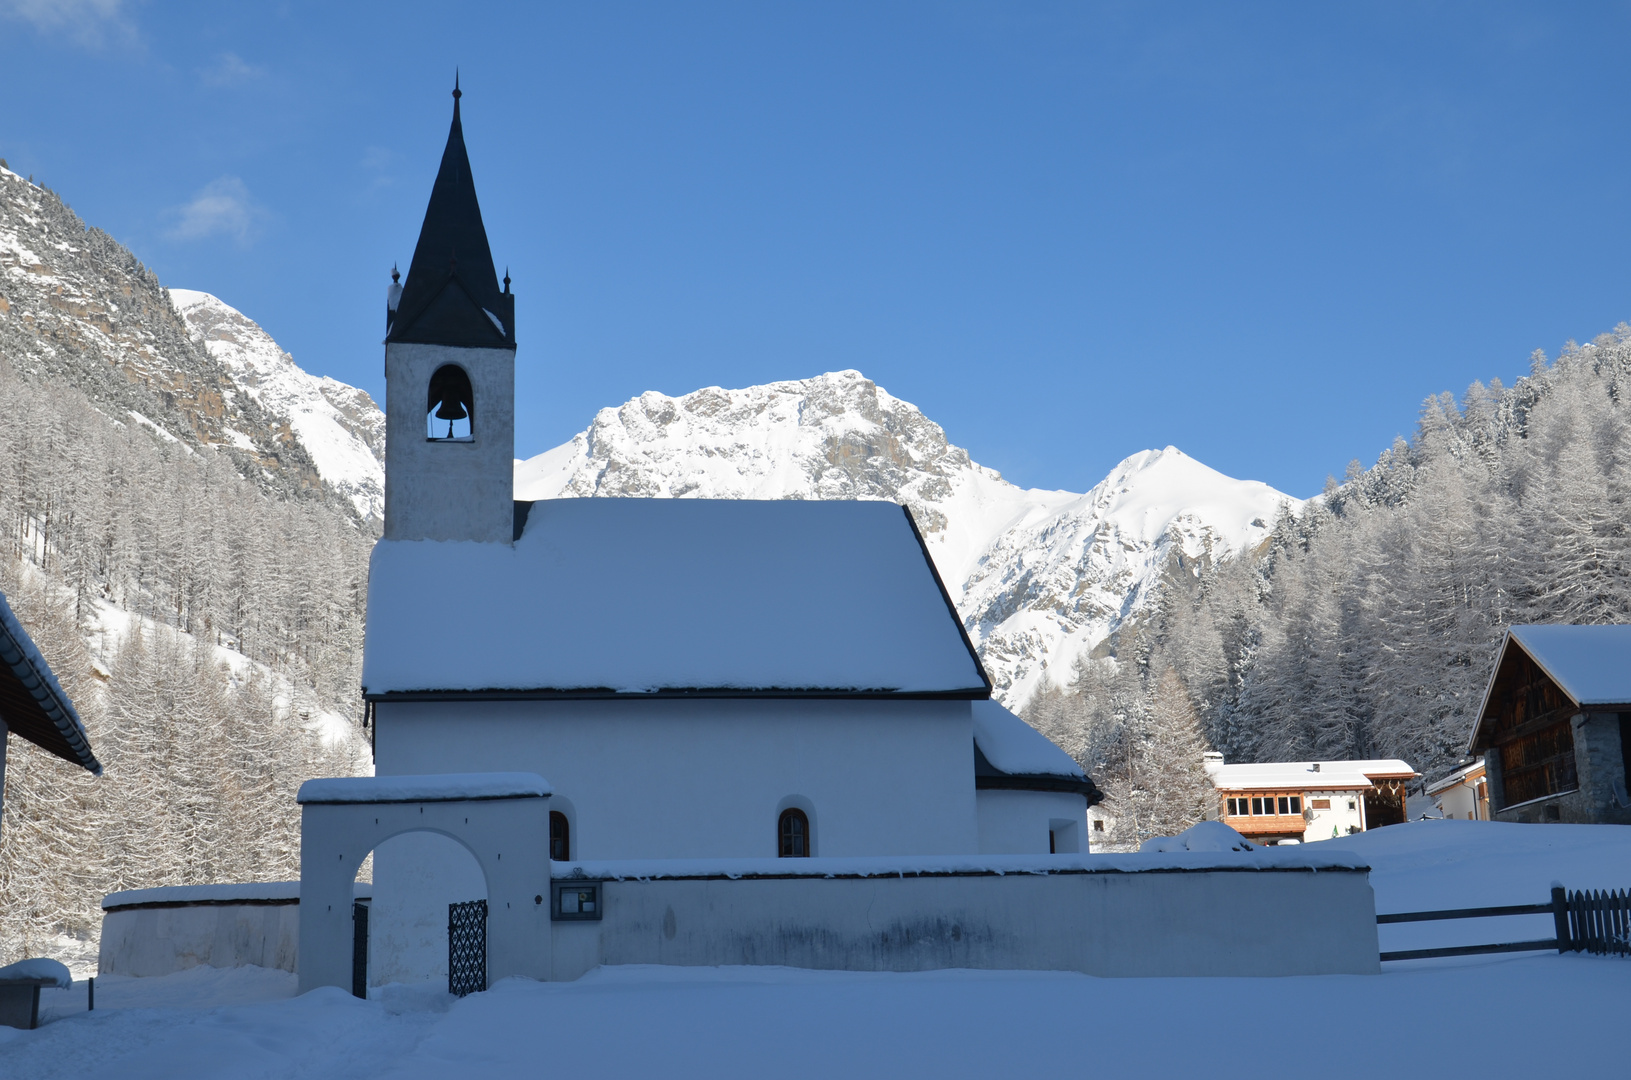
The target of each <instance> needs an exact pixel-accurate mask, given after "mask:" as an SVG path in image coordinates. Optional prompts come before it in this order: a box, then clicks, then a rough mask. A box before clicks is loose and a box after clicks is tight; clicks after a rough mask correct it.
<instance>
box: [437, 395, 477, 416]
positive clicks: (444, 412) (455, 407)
mask: <svg viewBox="0 0 1631 1080" xmlns="http://www.w3.org/2000/svg"><path fill="white" fill-rule="evenodd" d="M468 415H470V414H469V413H467V412H465V409H464V403H463V402H462V401H460V400H459V399H458V398H454V397H445V398H443V399H442V403H441V404H440V405H438V406H436V419H438V420H463V419H464V418H465V417H466V416H468Z"/></svg>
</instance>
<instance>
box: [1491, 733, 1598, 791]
mask: <svg viewBox="0 0 1631 1080" xmlns="http://www.w3.org/2000/svg"><path fill="white" fill-rule="evenodd" d="M1501 775H1502V779H1503V781H1504V783H1505V786H1506V805H1508V806H1516V805H1517V804H1518V803H1525V802H1528V801H1530V800H1531V799H1543V798H1545V797H1546V796H1548V795H1561V794H1563V793H1564V792H1566V791H1574V790H1575V789H1576V788H1578V787H1579V786H1580V782H1579V780H1578V778H1577V777H1576V776H1575V771H1574V731H1573V730H1572V728H1571V726H1570V724H1569V721H1568V720H1567V719H1564V720H1562V721H1561V722H1559V723H1555V724H1548V725H1547V726H1546V727H1543V728H1541V729H1540V730H1539V731H1535V732H1531V733H1529V734H1527V735H1522V736H1519V737H1518V738H1516V739H1513V740H1512V741H1511V742H1509V743H1505V744H1503V745H1502V746H1501Z"/></svg>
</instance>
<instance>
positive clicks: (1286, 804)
mask: <svg viewBox="0 0 1631 1080" xmlns="http://www.w3.org/2000/svg"><path fill="white" fill-rule="evenodd" d="M1280 813H1282V814H1289V813H1291V800H1290V799H1288V798H1287V797H1286V796H1284V795H1282V796H1280Z"/></svg>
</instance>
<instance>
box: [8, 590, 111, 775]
mask: <svg viewBox="0 0 1631 1080" xmlns="http://www.w3.org/2000/svg"><path fill="white" fill-rule="evenodd" d="M0 722H4V723H5V726H6V727H7V728H9V729H10V730H11V731H13V732H15V733H16V734H17V735H19V736H21V737H22V738H24V739H27V740H28V741H29V742H31V743H33V744H34V745H35V746H38V747H40V748H41V749H43V750H49V751H50V752H51V753H53V754H55V755H57V757H59V758H62V759H63V760H64V761H68V762H72V763H73V764H75V765H79V766H82V767H84V768H86V769H89V770H90V771H91V772H93V773H95V774H96V775H98V776H100V775H102V764H101V762H99V761H97V760H96V755H95V754H93V753H91V742H90V739H89V738H87V737H86V735H85V725H84V724H83V723H82V722H81V721H80V719H79V713H77V712H75V711H74V703H73V702H72V701H70V700H68V695H67V694H66V693H64V692H63V690H62V686H61V685H60V684H59V683H58V682H57V677H56V676H55V675H53V674H51V668H50V666H49V665H48V664H46V662H45V658H44V657H43V656H41V655H40V650H39V649H37V648H35V647H34V641H33V639H32V638H30V637H29V636H28V631H26V630H24V629H23V624H22V623H20V622H18V621H17V616H16V615H15V614H13V612H12V610H11V605H10V604H8V603H6V598H5V595H4V594H0Z"/></svg>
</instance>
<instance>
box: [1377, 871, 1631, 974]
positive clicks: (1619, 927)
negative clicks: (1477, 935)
mask: <svg viewBox="0 0 1631 1080" xmlns="http://www.w3.org/2000/svg"><path fill="white" fill-rule="evenodd" d="M1503 915H1550V916H1551V917H1552V928H1553V931H1554V936H1552V937H1549V938H1540V939H1537V940H1535V941H1507V942H1500V943H1498V944H1493V945H1451V946H1448V947H1446V948H1440V949H1400V950H1398V951H1396V952H1384V953H1383V954H1382V959H1383V960H1427V959H1430V958H1432V957H1437V956H1477V955H1480V954H1482V953H1509V952H1540V951H1542V950H1547V951H1550V950H1552V949H1556V950H1557V951H1558V952H1560V953H1561V952H1589V953H1596V954H1598V955H1607V954H1610V953H1613V954H1615V955H1619V956H1631V890H1627V889H1621V890H1619V891H1618V892H1614V891H1607V892H1605V891H1603V890H1600V889H1595V890H1587V891H1584V892H1569V891H1567V890H1565V889H1563V888H1562V887H1561V886H1557V887H1554V888H1553V889H1552V899H1551V902H1550V903H1546V904H1508V905H1506V906H1504V907H1481V908H1453V909H1450V910H1448V911H1399V912H1394V913H1393V914H1391V915H1378V916H1376V922H1377V923H1378V925H1385V924H1388V923H1407V922H1435V921H1438V920H1440V919H1492V918H1497V917H1499V916H1503Z"/></svg>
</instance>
